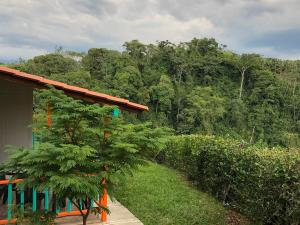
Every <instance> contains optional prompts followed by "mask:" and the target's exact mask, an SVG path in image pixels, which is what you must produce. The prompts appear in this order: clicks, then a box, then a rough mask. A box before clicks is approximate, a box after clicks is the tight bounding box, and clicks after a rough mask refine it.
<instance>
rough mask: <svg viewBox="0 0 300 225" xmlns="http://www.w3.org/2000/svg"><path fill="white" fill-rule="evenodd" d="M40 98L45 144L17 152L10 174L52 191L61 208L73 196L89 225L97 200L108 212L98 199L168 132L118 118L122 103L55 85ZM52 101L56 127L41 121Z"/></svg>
mask: <svg viewBox="0 0 300 225" xmlns="http://www.w3.org/2000/svg"><path fill="white" fill-rule="evenodd" d="M37 102H38V103H37V105H38V107H37V108H38V109H39V110H38V112H37V113H36V118H37V119H36V120H37V122H36V124H35V126H34V130H35V135H36V137H37V138H38V141H39V144H37V145H36V146H35V148H33V149H17V150H15V151H13V152H12V153H11V155H10V159H9V160H8V161H7V162H6V164H5V172H6V173H15V174H17V175H19V176H20V175H22V177H23V178H25V179H24V180H25V181H24V185H25V186H26V187H30V188H31V187H35V188H36V189H37V190H38V191H41V192H42V191H43V190H45V188H50V189H52V190H53V192H54V193H55V194H56V201H57V203H58V204H59V205H60V206H62V205H63V202H65V200H66V198H68V199H69V200H71V201H72V203H73V205H75V206H76V207H77V208H78V210H80V212H81V216H82V218H83V224H86V223H87V218H88V216H89V214H90V213H91V210H92V206H93V205H94V204H96V205H97V207H95V209H93V210H96V211H98V212H100V210H107V209H103V208H101V206H100V205H99V203H98V202H97V201H95V199H96V197H97V195H98V194H99V193H102V192H103V190H104V189H107V191H108V193H112V188H113V182H112V180H113V179H114V177H115V175H116V174H119V173H128V172H130V171H131V170H132V169H133V168H136V167H137V166H138V165H140V164H143V163H144V162H145V159H146V158H147V156H149V154H153V152H154V151H157V150H159V149H160V148H162V147H163V143H164V138H163V136H164V135H165V134H166V132H168V131H166V130H164V129H161V128H153V127H151V125H150V124H139V125H134V124H125V122H124V119H123V118H122V116H120V117H119V118H115V117H113V116H112V112H113V110H115V109H116V107H112V106H103V107H101V106H99V105H95V104H93V105H92V104H86V103H84V102H82V101H80V100H74V99H73V98H70V97H68V96H66V95H65V94H63V92H61V91H58V90H55V89H53V88H50V89H49V90H42V91H39V93H38V94H37ZM47 105H50V106H51V113H52V115H51V127H50V128H48V127H47V126H46V121H43V119H41V118H44V117H45V116H44V115H45V109H42V106H47ZM41 115H43V116H41ZM108 133H109V134H110V135H106V134H108ZM107 168H108V169H107ZM103 178H104V179H105V181H106V182H102V181H101V180H102V179H103ZM83 209H85V210H86V213H85V212H84V211H83Z"/></svg>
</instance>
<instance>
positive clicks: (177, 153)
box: [158, 135, 300, 225]
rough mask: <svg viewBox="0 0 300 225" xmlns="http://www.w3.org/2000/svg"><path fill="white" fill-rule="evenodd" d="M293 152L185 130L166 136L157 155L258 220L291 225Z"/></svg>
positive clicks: (294, 210) (295, 193) (298, 199)
mask: <svg viewBox="0 0 300 225" xmlns="http://www.w3.org/2000/svg"><path fill="white" fill-rule="evenodd" d="M299 156H300V155H299V152H298V151H296V150H292V149H290V150H286V149H281V148H271V149H269V148H265V147H259V146H246V145H245V144H243V143H240V142H238V141H235V140H231V139H223V138H219V137H214V136H200V135H190V136H176V137H173V138H171V139H170V141H169V142H168V144H167V147H166V149H165V150H164V151H163V152H162V153H161V154H160V155H159V157H158V159H159V160H160V161H162V162H165V163H167V164H169V165H170V166H172V167H174V168H177V169H179V170H181V171H183V172H184V173H186V174H187V175H188V176H189V178H190V179H192V180H194V181H196V182H198V184H199V186H200V187H201V188H202V189H204V190H206V191H209V192H210V193H213V194H214V195H215V196H216V197H217V198H218V199H220V200H222V201H223V202H224V203H226V204H229V205H230V206H232V207H233V208H235V209H236V210H238V211H240V212H242V213H244V214H245V215H248V216H249V217H250V218H252V219H253V220H254V221H256V222H257V223H258V224H278V225H279V224H286V225H292V224H298V223H299V220H300V216H299V215H300V194H299V189H300V182H299V180H300V172H299V165H300V157H299Z"/></svg>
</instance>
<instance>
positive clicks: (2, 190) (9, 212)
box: [0, 179, 107, 224]
mask: <svg viewBox="0 0 300 225" xmlns="http://www.w3.org/2000/svg"><path fill="white" fill-rule="evenodd" d="M22 181H23V180H22V179H17V180H0V200H2V202H3V203H5V202H6V207H5V204H0V224H12V223H16V218H15V217H14V215H13V206H14V205H15V204H14V201H18V203H19V204H17V206H18V207H20V210H23V211H24V210H25V190H22V189H20V190H16V188H15V186H16V184H17V183H21V182H22ZM30 191H31V196H30V197H31V198H32V199H26V200H27V201H28V202H30V203H31V206H32V207H31V210H32V211H33V212H35V211H36V210H37V208H38V203H40V204H41V202H42V201H41V200H38V197H37V195H38V193H37V191H36V190H35V189H34V188H33V189H32V190H30ZM14 194H15V198H14ZM39 194H42V195H43V206H40V207H39V208H42V209H43V210H45V211H52V210H53V207H52V209H51V210H50V207H49V206H50V201H49V200H50V197H51V196H50V191H49V190H48V189H46V190H44V192H43V193H39ZM1 198H2V199H1ZM95 201H97V202H98V203H99V204H100V205H101V206H103V207H107V194H106V192H105V193H103V194H102V195H101V196H100V194H99V195H98V196H96V197H95ZM93 207H94V204H92V208H93ZM74 208H76V207H74V206H73V204H72V201H70V200H69V199H67V200H66V207H64V210H62V209H60V208H59V206H58V205H57V204H55V212H56V217H57V218H60V217H66V216H79V215H81V212H82V213H84V214H85V213H86V212H87V209H82V208H81V212H80V210H78V209H77V208H76V209H74ZM5 211H6V218H5V217H4V218H3V216H2V215H1V213H2V212H5ZM103 217H106V212H105V211H104V210H101V218H103Z"/></svg>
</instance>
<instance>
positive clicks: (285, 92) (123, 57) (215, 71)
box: [10, 38, 300, 147]
mask: <svg viewBox="0 0 300 225" xmlns="http://www.w3.org/2000/svg"><path fill="white" fill-rule="evenodd" d="M299 65H300V62H299V61H284V60H278V59H267V58H263V57H261V56H259V55H256V54H242V55H237V54H234V53H233V52H231V51H228V50H226V48H225V47H224V46H223V45H220V44H218V43H217V42H216V41H215V40H214V39H207V38H204V39H193V40H191V41H189V42H185V43H180V44H174V43H171V42H169V41H160V42H157V43H156V44H148V45H145V44H142V43H140V42H139V41H136V40H133V41H130V42H126V43H125V44H124V51H115V50H109V49H104V48H92V49H90V50H89V51H88V52H87V53H78V52H68V51H61V49H59V50H58V51H56V52H55V53H51V54H47V55H42V56H37V57H35V58H33V59H31V60H28V61H22V60H20V63H19V64H15V65H10V66H11V67H14V68H17V69H20V70H22V71H25V72H29V73H34V74H39V75H42V76H45V77H49V78H50V79H54V80H59V81H63V82H67V83H69V84H73V85H78V86H81V87H85V88H90V89H93V90H96V91H100V92H105V93H108V94H113V95H117V96H120V97H124V98H127V99H129V100H131V101H134V102H138V103H141V104H146V105H148V106H149V107H150V109H151V110H150V113H146V114H144V115H140V116H139V117H138V119H139V120H142V121H146V120H147V121H149V120H150V121H153V122H154V123H155V124H156V125H157V126H169V127H172V128H174V130H175V131H176V133H177V134H192V133H201V134H214V135H223V136H230V137H233V138H236V139H239V140H244V141H245V142H251V143H255V142H260V143H264V144H268V145H282V146H288V147H289V146H299V143H300V141H299V130H300V86H299V82H298V81H299V72H300V68H299Z"/></svg>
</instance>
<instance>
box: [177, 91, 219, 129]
mask: <svg viewBox="0 0 300 225" xmlns="http://www.w3.org/2000/svg"><path fill="white" fill-rule="evenodd" d="M224 112H225V109H224V99H223V98H221V97H219V96H217V95H216V94H215V93H214V91H213V90H212V88H211V87H196V88H195V89H194V90H193V91H192V92H191V94H189V95H188V96H187V106H186V108H185V109H184V110H183V115H181V117H182V118H181V120H182V124H181V127H182V131H183V133H185V132H186V133H192V132H193V131H195V130H193V128H194V126H195V125H198V126H196V127H197V128H198V131H201V132H203V133H206V134H212V133H213V130H214V128H213V125H214V124H215V122H216V121H217V120H218V119H220V118H221V117H222V116H223V114H224Z"/></svg>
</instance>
